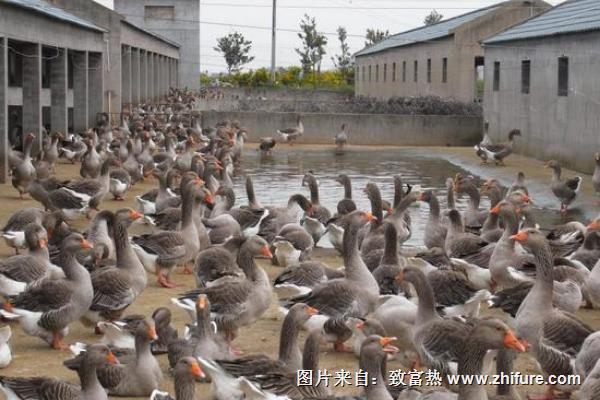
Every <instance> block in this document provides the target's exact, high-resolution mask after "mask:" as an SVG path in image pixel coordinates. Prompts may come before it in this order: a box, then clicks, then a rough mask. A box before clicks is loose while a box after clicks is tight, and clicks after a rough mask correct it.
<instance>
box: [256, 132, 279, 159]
mask: <svg viewBox="0 0 600 400" xmlns="http://www.w3.org/2000/svg"><path fill="white" fill-rule="evenodd" d="M276 144H277V142H275V139H273V138H272V137H270V136H269V137H264V138H260V144H259V145H258V149H259V150H260V155H261V156H270V155H272V154H273V149H274V148H275V145H276Z"/></svg>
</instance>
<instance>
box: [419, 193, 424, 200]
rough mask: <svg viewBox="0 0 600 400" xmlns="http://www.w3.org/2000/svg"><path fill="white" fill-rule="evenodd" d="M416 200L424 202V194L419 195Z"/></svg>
mask: <svg viewBox="0 0 600 400" xmlns="http://www.w3.org/2000/svg"><path fill="white" fill-rule="evenodd" d="M417 200H419V201H425V193H421V194H420V195H419V198H418V199H417Z"/></svg>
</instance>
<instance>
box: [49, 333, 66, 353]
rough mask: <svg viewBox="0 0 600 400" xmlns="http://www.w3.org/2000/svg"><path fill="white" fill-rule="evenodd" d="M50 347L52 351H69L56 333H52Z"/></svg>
mask: <svg viewBox="0 0 600 400" xmlns="http://www.w3.org/2000/svg"><path fill="white" fill-rule="evenodd" d="M51 346H52V348H53V349H54V350H69V345H68V344H66V343H65V342H64V341H63V338H62V336H60V334H59V333H58V332H53V333H52V343H51Z"/></svg>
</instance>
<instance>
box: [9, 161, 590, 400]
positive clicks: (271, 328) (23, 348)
mask: <svg viewBox="0 0 600 400" xmlns="http://www.w3.org/2000/svg"><path fill="white" fill-rule="evenodd" d="M438 150H439V152H440V154H444V153H445V155H444V156H452V157H457V158H462V159H465V160H466V159H467V158H466V157H465V155H466V154H467V150H463V149H438ZM438 150H435V149H430V150H429V151H438ZM528 162H529V161H528ZM530 163H532V167H531V168H532V169H533V170H537V168H536V165H539V164H536V163H537V162H533V161H531V162H530ZM518 164H521V166H522V162H521V161H519V162H518ZM474 165H475V164H474ZM514 168H519V165H517V166H514V167H507V169H506V170H505V171H506V172H505V173H504V174H503V175H504V176H505V177H510V179H511V180H512V176H513V173H512V169H514ZM515 171H516V169H515ZM78 172H79V166H78V165H77V166H72V165H67V164H59V165H58V168H57V174H58V176H59V177H64V178H72V177H74V176H78ZM495 173H498V172H497V171H496V172H495ZM155 185H156V182H155V181H154V180H153V179H150V180H147V181H146V182H143V183H141V184H138V185H136V186H135V187H134V188H133V189H132V190H131V191H129V192H128V193H127V195H126V200H125V201H113V200H106V201H105V202H104V203H103V205H102V207H103V208H106V209H110V210H116V209H119V208H122V207H134V206H135V204H134V198H135V196H136V195H138V194H142V193H145V192H146V191H148V190H149V189H151V188H153V187H155ZM584 190H585V191H588V190H589V189H588V188H584ZM588 193H590V192H589V191H588ZM257 197H259V198H260V192H257ZM590 201H591V200H590ZM0 204H2V207H1V208H0V224H2V225H3V224H4V223H5V222H6V220H7V219H8V217H9V216H10V215H11V214H12V213H13V212H14V211H16V210H18V209H19V208H23V207H30V206H39V205H38V204H37V203H36V202H35V201H32V200H29V199H26V200H23V201H21V200H19V199H18V196H17V192H16V190H15V189H14V188H12V186H11V185H10V183H8V184H4V185H0ZM86 223H87V221H86V220H85V219H82V220H80V221H78V222H77V224H76V226H78V227H83V226H85V224H86ZM12 253H13V252H12V250H11V249H9V248H8V247H7V246H6V245H5V244H4V242H3V241H2V243H0V256H1V257H7V256H9V255H12ZM315 255H316V257H315V258H317V259H319V260H322V261H324V262H326V263H328V264H329V265H331V266H333V267H338V266H341V264H342V260H341V258H340V257H339V256H337V255H336V254H335V253H334V252H333V250H324V249H322V250H318V251H316V253H315ZM259 264H260V265H261V266H263V267H264V268H265V269H266V271H267V272H268V274H269V276H270V277H274V276H275V275H276V274H277V273H278V269H277V267H272V266H271V265H270V264H268V263H267V262H265V260H259ZM173 278H174V280H175V281H176V282H177V283H179V284H181V285H183V286H182V287H181V288H176V289H163V288H159V287H158V286H157V284H156V281H155V277H154V276H151V277H149V286H148V288H147V289H146V290H145V291H144V292H143V294H142V295H141V297H140V298H138V299H137V301H136V302H135V304H133V305H132V306H131V307H130V308H129V309H128V313H131V314H133V313H141V314H145V315H149V314H151V313H152V312H153V310H154V309H156V308H157V307H160V306H166V307H169V308H170V309H171V311H172V312H173V322H174V325H175V326H176V327H177V328H178V329H179V331H180V332H182V330H183V326H184V324H185V323H187V322H188V319H187V316H186V314H185V313H184V312H183V311H181V310H179V309H177V307H175V306H173V305H172V304H171V303H170V301H169V299H170V298H171V297H174V296H176V295H177V294H178V293H180V292H183V291H185V290H187V289H191V288H193V287H194V281H193V278H192V277H191V276H188V275H182V274H179V273H178V272H175V273H174V274H173ZM484 313H488V311H485V310H484ZM578 314H579V316H580V317H581V318H582V319H583V320H584V321H585V322H587V323H588V324H590V325H591V326H592V327H594V328H595V329H598V328H600V313H599V312H598V311H590V310H580V311H579V313H578ZM281 323H282V316H281V315H280V313H279V312H278V310H277V299H276V298H275V295H274V297H273V303H272V306H271V308H270V309H269V310H268V312H267V313H266V314H265V316H264V317H263V318H262V319H261V320H260V321H258V322H257V323H256V324H254V325H253V326H251V327H249V328H245V329H243V330H242V331H241V333H240V336H239V338H238V339H237V341H236V345H237V346H239V347H240V348H241V349H242V350H243V351H245V353H246V354H252V353H266V354H268V355H271V356H274V357H276V355H277V349H278V342H279V330H280V326H281ZM12 331H13V336H12V340H11V347H12V351H13V356H14V359H13V362H12V364H11V365H10V366H9V367H7V368H5V369H4V370H2V371H0V374H1V375H8V376H41V375H44V376H53V377H57V378H63V379H66V380H69V381H72V382H76V381H77V377H76V375H75V374H74V373H73V372H71V371H69V370H68V369H66V368H65V367H63V365H62V362H63V361H64V360H66V359H68V358H70V354H69V353H68V352H65V351H56V350H52V349H50V348H49V347H48V346H47V345H46V344H45V343H44V342H42V341H41V340H40V339H38V338H34V337H30V336H26V335H24V334H23V333H22V331H21V329H20V327H19V326H18V325H17V324H15V325H13V326H12ZM98 339H99V337H98V336H96V335H94V333H93V331H92V330H91V329H89V328H86V327H84V326H83V325H81V324H80V323H75V324H72V326H71V331H70V333H69V335H68V336H67V341H68V342H69V343H73V342H85V343H93V342H95V341H97V340H98ZM322 350H323V352H322V353H321V368H322V369H323V368H327V369H328V370H330V371H334V370H340V369H342V368H344V369H346V370H349V371H355V370H356V369H357V365H358V364H357V360H356V359H355V357H354V355H352V354H340V353H334V352H332V351H331V349H330V348H323V349H322ZM159 360H160V363H161V366H162V368H163V373H164V376H165V379H164V382H163V384H162V386H161V388H162V389H164V390H167V391H170V392H171V393H173V392H172V390H173V380H172V378H171V377H170V376H169V373H168V369H167V366H168V363H167V360H166V356H159ZM390 367H391V368H398V367H400V366H399V365H398V364H394V363H392V364H391V365H390ZM516 369H517V370H519V371H521V372H523V373H526V372H527V373H535V369H534V364H533V362H532V360H531V359H530V357H529V356H527V355H522V356H520V357H519V359H518V360H517V365H516ZM197 389H198V391H197V398H199V399H206V398H210V394H209V393H210V389H209V385H207V384H198V386H197ZM520 390H521V391H522V392H526V393H537V392H541V391H542V390H543V387H527V388H520ZM336 393H339V394H342V393H343V394H351V393H358V391H357V390H356V388H346V389H343V390H342V389H338V390H337V391H336Z"/></svg>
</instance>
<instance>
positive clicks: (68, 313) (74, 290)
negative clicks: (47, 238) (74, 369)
mask: <svg viewBox="0 0 600 400" xmlns="http://www.w3.org/2000/svg"><path fill="white" fill-rule="evenodd" d="M90 248H92V245H91V244H90V243H89V242H88V241H87V240H85V239H84V238H83V236H81V235H80V234H77V233H74V234H71V235H70V236H68V237H67V238H66V239H64V240H63V242H62V246H61V252H60V260H59V262H60V266H61V267H62V269H63V271H64V273H65V278H64V279H56V280H43V281H41V282H40V283H39V284H37V285H32V286H29V287H28V288H27V289H26V290H25V291H23V292H22V293H20V294H19V295H17V296H15V297H12V298H10V299H9V301H8V302H6V303H4V304H3V309H2V310H0V314H2V315H4V316H5V318H8V319H17V320H18V321H19V322H20V324H21V327H22V328H23V330H24V331H25V333H27V334H29V335H31V336H37V337H40V338H42V339H44V340H45V341H47V342H48V343H50V344H51V346H52V347H53V348H55V349H64V348H67V346H66V344H65V343H64V342H63V337H64V336H65V335H66V334H67V332H68V326H69V325H70V324H71V323H72V322H74V321H76V320H78V319H80V318H81V317H82V316H83V315H84V314H85V313H86V312H87V310H88V309H89V308H90V306H91V305H92V300H93V287H92V282H91V279H90V274H89V272H88V271H87V270H86V269H85V268H84V267H83V265H81V264H80V263H79V262H78V261H77V257H76V254H75V253H76V252H77V251H79V250H80V249H90Z"/></svg>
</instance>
